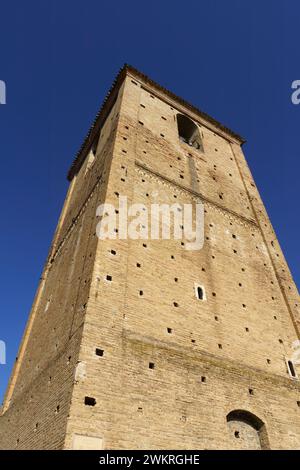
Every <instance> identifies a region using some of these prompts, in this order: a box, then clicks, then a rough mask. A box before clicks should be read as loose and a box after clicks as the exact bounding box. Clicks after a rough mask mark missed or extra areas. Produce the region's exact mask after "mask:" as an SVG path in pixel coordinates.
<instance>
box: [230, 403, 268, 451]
mask: <svg viewBox="0 0 300 470" xmlns="http://www.w3.org/2000/svg"><path fill="white" fill-rule="evenodd" d="M226 420H227V425H228V431H229V434H230V442H231V444H232V449H241V450H242V449H243V450H260V449H269V442H268V436H267V431H266V426H265V424H264V422H263V421H262V420H261V419H260V418H258V417H257V416H255V415H254V414H252V413H250V412H249V411H245V410H233V411H231V412H230V413H228V415H227V416H226Z"/></svg>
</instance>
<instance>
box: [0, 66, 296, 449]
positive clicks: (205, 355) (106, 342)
mask: <svg viewBox="0 0 300 470" xmlns="http://www.w3.org/2000/svg"><path fill="white" fill-rule="evenodd" d="M132 79H134V82H135V83H133V82H132ZM178 112H183V113H185V114H186V115H188V116H190V117H191V118H192V119H194V120H195V121H196V122H197V123H198V126H199V130H200V133H201V136H202V140H203V147H204V152H199V151H197V150H195V149H194V148H191V147H189V146H187V145H186V144H184V143H182V142H180V141H179V139H178V131H177V124H176V114H177V113H178ZM122 195H126V196H127V197H128V204H130V203H133V202H136V203H144V204H146V205H147V207H149V204H150V203H155V202H156V203H162V202H165V203H171V204H173V203H174V202H179V203H192V204H193V205H195V204H196V202H198V201H202V202H203V203H204V207H205V243H204V247H203V249H201V250H199V251H187V250H186V249H185V246H182V240H120V239H119V238H118V235H117V234H116V239H114V240H105V241H103V240H98V239H97V237H96V235H95V233H96V224H97V222H98V220H97V218H96V217H95V212H96V207H97V206H98V205H99V204H100V203H102V202H104V201H105V202H108V203H112V204H115V205H116V208H118V203H119V200H120V196H122ZM144 245H146V246H144ZM111 250H113V252H112V251H111ZM107 276H111V280H107V278H106V277H107ZM43 278H44V281H43V283H42V288H41V289H40V294H39V295H38V297H37V300H36V302H35V305H34V307H33V313H32V316H31V318H32V321H31V322H30V323H29V327H28V329H27V334H26V335H25V341H24V342H23V348H22V347H21V350H20V355H19V362H20V364H21V365H20V367H16V368H15V372H14V374H13V376H12V380H11V386H10V388H9V389H8V394H7V400H6V404H5V405H4V406H5V408H4V409H6V411H5V412H4V414H3V416H2V417H1V418H0V447H1V448H66V449H69V448H72V447H73V446H74V442H80V439H81V437H80V436H88V437H89V438H99V441H97V440H95V439H90V440H86V441H85V442H86V445H87V446H91V445H94V444H93V443H96V442H98V444H95V445H99V446H103V447H104V448H123V449H126V448H128V449H135V448H162V449H168V448H179V449H191V448H200V449H220V448H225V449H228V448H236V449H238V448H255V447H257V446H260V445H261V443H260V441H259V439H258V435H257V432H256V431H255V430H253V429H250V428H249V426H248V425H247V424H245V423H240V422H238V423H236V422H234V421H232V422H230V423H227V421H226V416H227V415H228V413H229V412H231V411H232V410H245V411H248V412H251V413H252V414H253V415H255V416H257V417H258V418H259V419H260V420H261V421H262V422H263V423H264V425H265V430H266V433H267V439H268V446H269V447H271V448H276V449H280V448H281V449H295V448H300V407H299V400H300V394H299V383H298V381H297V380H295V379H291V378H290V376H289V374H288V370H287V366H286V359H289V358H290V357H291V354H292V342H293V341H295V340H297V339H298V335H299V332H298V327H297V324H298V325H299V311H298V310H297V309H298V292H297V289H296V286H295V284H294V282H293V279H292V277H291V274H290V272H289V270H288V266H287V264H286V262H285V259H284V256H283V254H282V252H281V250H280V247H279V244H278V241H277V239H276V236H275V234H274V231H273V229H272V226H271V224H270V221H269V219H268V216H267V214H266V211H265V209H264V206H263V203H262V201H261V199H260V196H259V194H258V191H257V189H256V187H255V185H254V182H253V178H252V176H251V173H250V171H249V168H248V166H247V163H246V161H245V159H244V156H243V154H242V151H241V148H240V144H239V142H237V141H235V139H234V138H233V137H232V136H229V135H226V134H224V131H222V130H220V129H218V128H217V127H214V126H213V124H212V123H208V122H206V121H205V119H204V118H203V117H201V116H198V115H196V114H194V113H193V112H192V111H191V110H187V109H185V108H184V107H183V105H182V104H180V103H179V102H177V101H176V100H172V98H171V97H170V96H168V95H165V94H164V92H163V91H162V90H160V89H159V88H155V87H153V86H152V85H151V84H149V83H147V82H146V81H144V80H143V79H142V77H139V76H133V77H131V76H130V73H128V76H127V78H126V79H125V82H124V84H123V85H122V87H121V89H120V91H119V95H118V99H117V101H116V103H115V104H114V106H113V108H112V110H111V112H110V114H109V116H108V118H107V120H106V122H105V125H104V126H103V128H102V131H101V135H100V140H99V144H98V148H97V154H96V158H95V159H94V158H93V157H92V156H91V154H90V155H88V156H87V158H86V160H85V162H84V164H83V165H82V167H81V169H80V171H79V173H78V174H77V176H76V178H75V179H73V182H72V183H71V188H70V190H69V195H68V198H67V200H66V203H65V207H64V209H63V212H62V216H61V219H60V222H59V224H58V229H57V231H56V234H55V237H54V242H53V246H52V248H51V250H50V255H49V263H47V265H46V269H45V272H44V274H43ZM195 284H199V285H201V286H203V287H204V289H205V295H206V298H205V300H203V301H199V300H197V299H196V296H195ZM140 291H142V292H143V295H140ZM174 302H175V303H176V305H177V306H174ZM25 346H26V347H25ZM96 348H98V349H100V350H102V351H103V355H102V356H99V355H96V354H95V350H96ZM150 362H151V363H153V364H154V369H150V368H149V363H150ZM50 376H51V377H52V379H51V385H49V377H50ZM85 397H90V398H94V399H95V400H96V404H95V406H87V405H85V404H84V401H85ZM297 402H298V403H297ZM57 406H59V409H57ZM36 423H38V426H37V427H36ZM234 433H237V436H235V435H234ZM75 436H77V437H76V439H75ZM78 436H79V437H78ZM17 439H18V442H17ZM74 439H75V440H74ZM83 442H84V441H82V442H81V444H80V445H83ZM76 445H78V444H76Z"/></svg>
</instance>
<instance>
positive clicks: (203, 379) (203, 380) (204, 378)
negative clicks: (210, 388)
mask: <svg viewBox="0 0 300 470" xmlns="http://www.w3.org/2000/svg"><path fill="white" fill-rule="evenodd" d="M201 382H202V383H205V382H206V377H204V375H202V377H201Z"/></svg>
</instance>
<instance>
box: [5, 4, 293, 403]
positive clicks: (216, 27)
mask: <svg viewBox="0 0 300 470" xmlns="http://www.w3.org/2000/svg"><path fill="white" fill-rule="evenodd" d="M299 18H300V3H299V1H298V0H288V1H287V0H285V1H281V0H280V1H279V0H264V1H261V0H259V1H258V0H251V1H250V0H226V1H224V0H206V1H204V0H195V1H193V0H186V1H185V2H182V1H180V2H179V1H176V0H165V1H162V0H160V1H157V0H153V1H152V2H147V3H146V2H142V1H136V0H133V1H132V0H128V1H127V2H124V1H120V0H115V1H114V2H103V1H96V0H85V1H80V2H79V1H75V0H73V1H70V0H64V1H58V0H43V1H38V0H36V1H34V0H27V1H26V2H21V1H19V2H17V1H13V0H11V1H10V2H8V1H7V0H6V1H3V2H2V4H1V28H0V47H1V59H0V80H4V81H5V82H6V86H7V104H6V105H0V152H1V165H2V167H1V172H0V178H1V183H0V191H1V198H0V205H1V219H0V224H1V231H0V286H1V297H0V312H1V322H0V340H4V341H5V342H6V345H7V364H6V365H5V366H4V365H0V399H1V397H2V395H3V393H4V390H5V387H6V384H7V380H8V377H9V374H10V370H11V367H12V364H13V361H14V358H15V356H16V354H17V349H18V345H19V342H20V339H21V336H22V333H23V330H24V327H25V323H26V319H27V316H28V313H29V311H30V307H31V304H32V300H33V297H34V294H35V290H36V288H37V285H38V281H39V277H40V274H41V271H42V267H43V264H44V261H45V259H46V256H47V252H48V248H49V244H50V242H51V238H52V235H53V232H54V229H55V226H56V223H57V219H58V216H59V212H60V209H61V206H62V203H63V200H64V196H65V193H66V189H67V180H66V173H67V170H68V168H69V166H70V164H71V162H72V160H73V158H74V155H75V153H76V152H77V150H78V148H79V147H80V145H81V142H82V140H83V138H84V136H85V134H86V132H87V130H88V128H89V126H90V123H91V121H92V120H93V118H94V116H95V114H96V112H97V110H98V108H99V106H100V104H101V101H102V99H103V98H104V96H105V94H106V92H107V90H108V88H109V87H110V85H111V82H112V80H113V79H114V77H115V75H116V73H117V71H118V69H119V68H120V67H121V66H122V65H123V63H124V62H127V63H130V64H132V65H133V66H135V67H136V68H138V69H140V70H141V71H143V72H144V73H146V74H147V75H149V76H150V77H151V78H153V79H154V80H156V81H158V82H159V83H160V84H162V85H163V86H165V87H167V88H169V89H170V90H172V91H173V92H175V93H176V94H178V95H179V96H182V97H183V98H185V99H186V100H188V101H190V102H191V103H193V104H194V105H196V106H197V107H199V108H200V109H202V110H203V111H205V112H207V113H208V114H211V115H212V116H213V117H215V118H216V119H218V120H220V121H221V122H222V123H224V124H225V125H227V126H228V127H231V128H232V129H233V130H235V131H236V132H238V133H240V134H241V135H243V136H244V137H245V138H246V139H247V144H246V145H245V146H244V151H245V154H246V157H247V160H248V163H249V165H250V168H251V170H252V172H253V174H254V178H255V180H256V183H257V185H258V188H259V190H260V192H261V196H262V198H263V200H264V203H265V205H266V207H267V210H268V212H269V215H270V218H271V221H272V223H273V225H274V227H275V230H276V232H277V235H278V238H279V241H280V243H281V246H282V248H283V251H284V253H285V256H286V258H287V260H288V263H289V265H290V268H291V270H292V273H293V275H294V278H295V281H296V283H298V285H299V281H300V263H299V261H300V260H299V250H298V240H299V235H300V220H299V210H298V202H299V196H298V191H299V171H300V162H299V159H298V158H299V148H300V132H299V124H300V105H298V106H295V105H293V104H292V103H291V98H290V97H291V93H292V90H291V83H292V81H293V80H296V79H300V70H299V64H300V60H299V59H300V57H299V55H300V52H299Z"/></svg>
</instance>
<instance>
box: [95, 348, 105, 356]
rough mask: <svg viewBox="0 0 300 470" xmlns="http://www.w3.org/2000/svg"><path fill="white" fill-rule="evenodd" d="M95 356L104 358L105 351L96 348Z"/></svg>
mask: <svg viewBox="0 0 300 470" xmlns="http://www.w3.org/2000/svg"><path fill="white" fill-rule="evenodd" d="M95 354H96V356H101V357H102V356H103V355H104V351H103V349H99V348H96V349H95Z"/></svg>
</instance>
